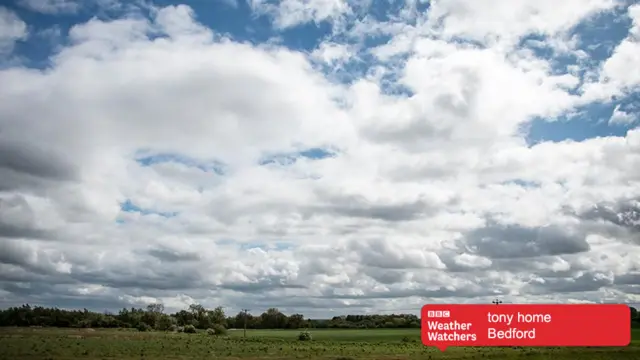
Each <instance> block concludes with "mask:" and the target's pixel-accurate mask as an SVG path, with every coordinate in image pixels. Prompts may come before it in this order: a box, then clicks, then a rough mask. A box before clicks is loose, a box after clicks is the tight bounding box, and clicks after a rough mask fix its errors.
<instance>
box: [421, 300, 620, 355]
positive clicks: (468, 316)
mask: <svg viewBox="0 0 640 360" xmlns="http://www.w3.org/2000/svg"><path fill="white" fill-rule="evenodd" d="M445 313H446V315H447V316H444V314H445ZM421 315H422V319H421V322H422V343H423V344H425V345H427V346H436V347H438V348H440V350H444V349H446V348H447V347H449V346H627V345H629V343H630V342H631V326H630V319H631V310H630V308H629V307H628V306H627V305H624V304H546V305H543V304H526V305H517V304H500V305H488V304H481V305H467V304H458V305H456V304H448V305H443V304H435V305H425V306H423V307H422V314H421Z"/></svg>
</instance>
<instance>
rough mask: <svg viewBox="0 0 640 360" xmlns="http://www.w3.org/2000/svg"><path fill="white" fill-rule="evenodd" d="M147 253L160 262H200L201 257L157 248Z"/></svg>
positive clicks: (195, 254)
mask: <svg viewBox="0 0 640 360" xmlns="http://www.w3.org/2000/svg"><path fill="white" fill-rule="evenodd" d="M147 253H148V254H149V255H151V256H153V257H155V258H156V259H158V260H160V261H166V262H180V261H198V260H200V255H199V254H198V253H192V252H179V251H176V250H171V249H166V248H157V249H151V250H148V251H147Z"/></svg>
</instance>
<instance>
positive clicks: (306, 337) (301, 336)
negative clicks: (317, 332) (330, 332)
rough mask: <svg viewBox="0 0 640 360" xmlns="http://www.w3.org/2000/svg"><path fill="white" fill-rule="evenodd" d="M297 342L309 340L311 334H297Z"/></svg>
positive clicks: (306, 332) (304, 332)
mask: <svg viewBox="0 0 640 360" xmlns="http://www.w3.org/2000/svg"><path fill="white" fill-rule="evenodd" d="M298 340H300V341H309V340H311V333H310V332H308V331H301V332H300V334H298Z"/></svg>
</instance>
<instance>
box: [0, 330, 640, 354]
mask: <svg viewBox="0 0 640 360" xmlns="http://www.w3.org/2000/svg"><path fill="white" fill-rule="evenodd" d="M594 331H597V327H596V328H594ZM242 333H243V332H242V330H235V331H230V332H229V336H225V337H216V336H209V335H206V334H205V333H203V332H200V333H198V334H178V333H162V332H137V331H131V330H91V329H89V330H72V329H43V328H21V329H16V328H11V329H0V359H2V360H4V359H7V360H9V359H11V360H14V359H21V360H35V359H39V360H40V359H43V360H63V359H64V360H71V359H73V360H78V359H90V360H97V359H148V360H159V359H190V360H191V359H194V360H195V359H229V360H230V359H234V360H249V359H258V358H260V359H272V360H276V359H277V360H286V359H318V360H320V359H322V360H359V359H381V360H382V359H384V360H392V359H393V360H401V359H531V360H539V359H553V360H569V359H571V360H574V359H580V360H583V359H587V360H589V359H601V360H610V359H616V360H618V359H639V360H640V329H634V330H633V339H634V340H633V341H632V344H631V346H629V347H624V348H449V349H447V351H446V352H444V353H441V352H440V351H438V350H437V349H434V348H431V347H425V346H423V345H422V343H421V342H420V333H419V331H418V330H417V329H412V330H405V329H398V330H390V329H389V330H387V329H384V330H314V331H312V333H313V338H314V340H313V341H309V342H301V341H297V340H296V336H297V334H298V333H299V331H289V330H249V331H247V335H248V338H247V339H244V338H243V337H242ZM405 337H407V338H408V339H404V340H403V338H405Z"/></svg>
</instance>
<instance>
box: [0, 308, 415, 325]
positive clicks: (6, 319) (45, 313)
mask: <svg viewBox="0 0 640 360" xmlns="http://www.w3.org/2000/svg"><path fill="white" fill-rule="evenodd" d="M187 325H192V326H194V327H195V328H197V329H208V328H214V327H224V328H226V329H232V328H237V329H242V328H245V326H246V328H247V329H305V328H341V329H350V328H353V329H365V328H372V329H375V328H419V327H420V319H419V318H418V317H417V316H416V315H411V314H391V315H345V316H335V317H333V318H332V319H326V320H318V319H309V318H305V316H304V315H302V314H291V315H286V314H284V313H282V312H281V311H280V310H278V309H277V308H270V309H267V310H266V311H264V312H263V313H262V314H260V315H252V314H250V313H248V312H239V313H237V314H236V315H235V316H227V314H226V313H225V311H224V310H223V308H222V307H221V306H218V307H216V308H214V309H206V308H205V307H204V306H202V305H200V304H192V305H190V306H189V308H188V309H185V310H180V311H178V312H176V313H173V314H168V313H166V312H165V310H164V306H163V305H162V304H151V305H148V306H147V307H146V308H134V307H132V308H123V309H122V310H120V311H119V312H118V313H109V312H105V313H100V312H94V311H89V310H87V309H83V310H64V309H59V308H49V307H42V306H31V305H28V304H25V305H22V306H18V307H10V308H8V309H4V310H0V326H43V327H62V328H64V327H69V328H137V329H140V330H143V329H155V330H169V329H171V328H172V327H175V326H180V327H183V326H187Z"/></svg>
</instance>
